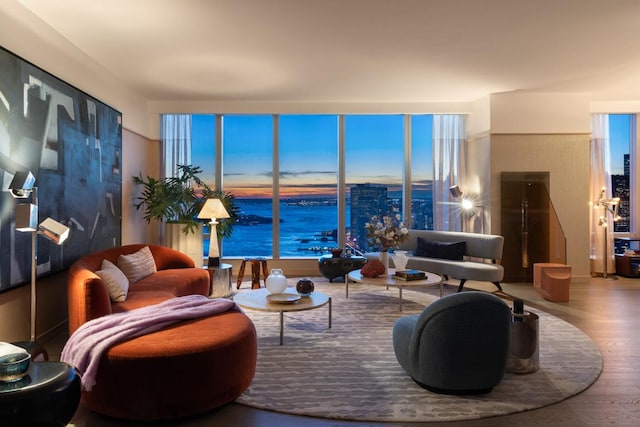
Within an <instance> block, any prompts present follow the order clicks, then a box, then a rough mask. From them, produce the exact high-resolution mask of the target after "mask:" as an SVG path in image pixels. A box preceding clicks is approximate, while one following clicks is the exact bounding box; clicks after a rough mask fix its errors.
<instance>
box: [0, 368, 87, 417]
mask: <svg viewBox="0 0 640 427" xmlns="http://www.w3.org/2000/svg"><path fill="white" fill-rule="evenodd" d="M79 403H80V376H79V375H78V374H77V372H76V370H75V369H74V368H72V367H71V366H69V365H67V364H66V363H62V362H32V363H31V365H29V370H28V371H27V375H26V376H25V377H23V378H22V379H21V380H20V381H15V382H0V424H1V425H3V426H27V425H29V426H36V425H37V426H65V425H67V424H68V423H69V421H71V418H73V415H74V414H75V412H76V410H77V409H78V404H79Z"/></svg>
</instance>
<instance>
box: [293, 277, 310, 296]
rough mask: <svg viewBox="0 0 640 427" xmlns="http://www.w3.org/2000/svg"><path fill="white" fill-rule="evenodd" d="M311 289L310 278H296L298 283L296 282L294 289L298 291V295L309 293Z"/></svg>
mask: <svg viewBox="0 0 640 427" xmlns="http://www.w3.org/2000/svg"><path fill="white" fill-rule="evenodd" d="M313 289H314V286H313V282H312V281H311V279H300V280H298V283H296V291H298V293H299V294H300V295H303V296H307V295H311V293H312V292H313Z"/></svg>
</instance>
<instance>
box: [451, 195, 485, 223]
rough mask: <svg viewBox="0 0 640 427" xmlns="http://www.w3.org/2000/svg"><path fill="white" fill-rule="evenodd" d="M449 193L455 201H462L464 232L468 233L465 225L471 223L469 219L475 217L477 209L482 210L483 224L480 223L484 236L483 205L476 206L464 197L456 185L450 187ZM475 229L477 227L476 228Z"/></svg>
mask: <svg viewBox="0 0 640 427" xmlns="http://www.w3.org/2000/svg"><path fill="white" fill-rule="evenodd" d="M449 192H450V193H451V195H452V196H453V198H454V199H461V200H460V206H461V207H462V214H461V218H462V224H461V227H462V231H463V232H466V231H467V228H468V227H466V226H465V224H467V223H468V222H469V218H471V217H472V216H473V215H475V214H476V209H480V211H481V215H482V222H481V223H480V231H481V233H482V234H484V206H482V205H476V204H475V203H474V202H473V200H471V199H470V198H468V197H463V196H462V195H463V193H462V190H460V187H459V186H458V185H454V186H451V187H449ZM474 228H475V227H474ZM471 231H472V232H473V230H471Z"/></svg>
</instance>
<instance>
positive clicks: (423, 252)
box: [415, 237, 466, 261]
mask: <svg viewBox="0 0 640 427" xmlns="http://www.w3.org/2000/svg"><path fill="white" fill-rule="evenodd" d="M465 250H466V242H465V241H456V242H441V241H438V240H425V239H423V238H422V237H418V245H417V247H416V251H415V255H416V256H421V257H426V258H440V259H450V260H453V261H462V259H463V256H464V253H465Z"/></svg>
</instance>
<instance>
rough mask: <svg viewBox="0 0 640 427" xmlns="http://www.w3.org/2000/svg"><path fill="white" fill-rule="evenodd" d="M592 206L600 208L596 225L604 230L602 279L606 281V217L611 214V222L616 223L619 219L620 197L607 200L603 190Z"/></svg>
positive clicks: (607, 260)
mask: <svg viewBox="0 0 640 427" xmlns="http://www.w3.org/2000/svg"><path fill="white" fill-rule="evenodd" d="M593 204H594V206H595V207H600V208H602V215H600V218H599V219H598V225H600V226H602V228H603V229H604V253H603V258H604V270H603V272H602V277H603V278H605V279H607V278H608V277H607V276H608V274H609V273H608V272H607V270H608V269H609V254H608V253H607V251H608V248H607V239H608V238H609V237H608V228H609V221H608V215H609V214H611V216H612V219H613V222H616V221H618V220H619V219H620V216H619V215H618V206H619V205H620V197H612V198H607V189H606V188H603V189H602V191H600V197H599V198H598V200H595V201H594V202H593ZM614 278H615V277H614Z"/></svg>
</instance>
